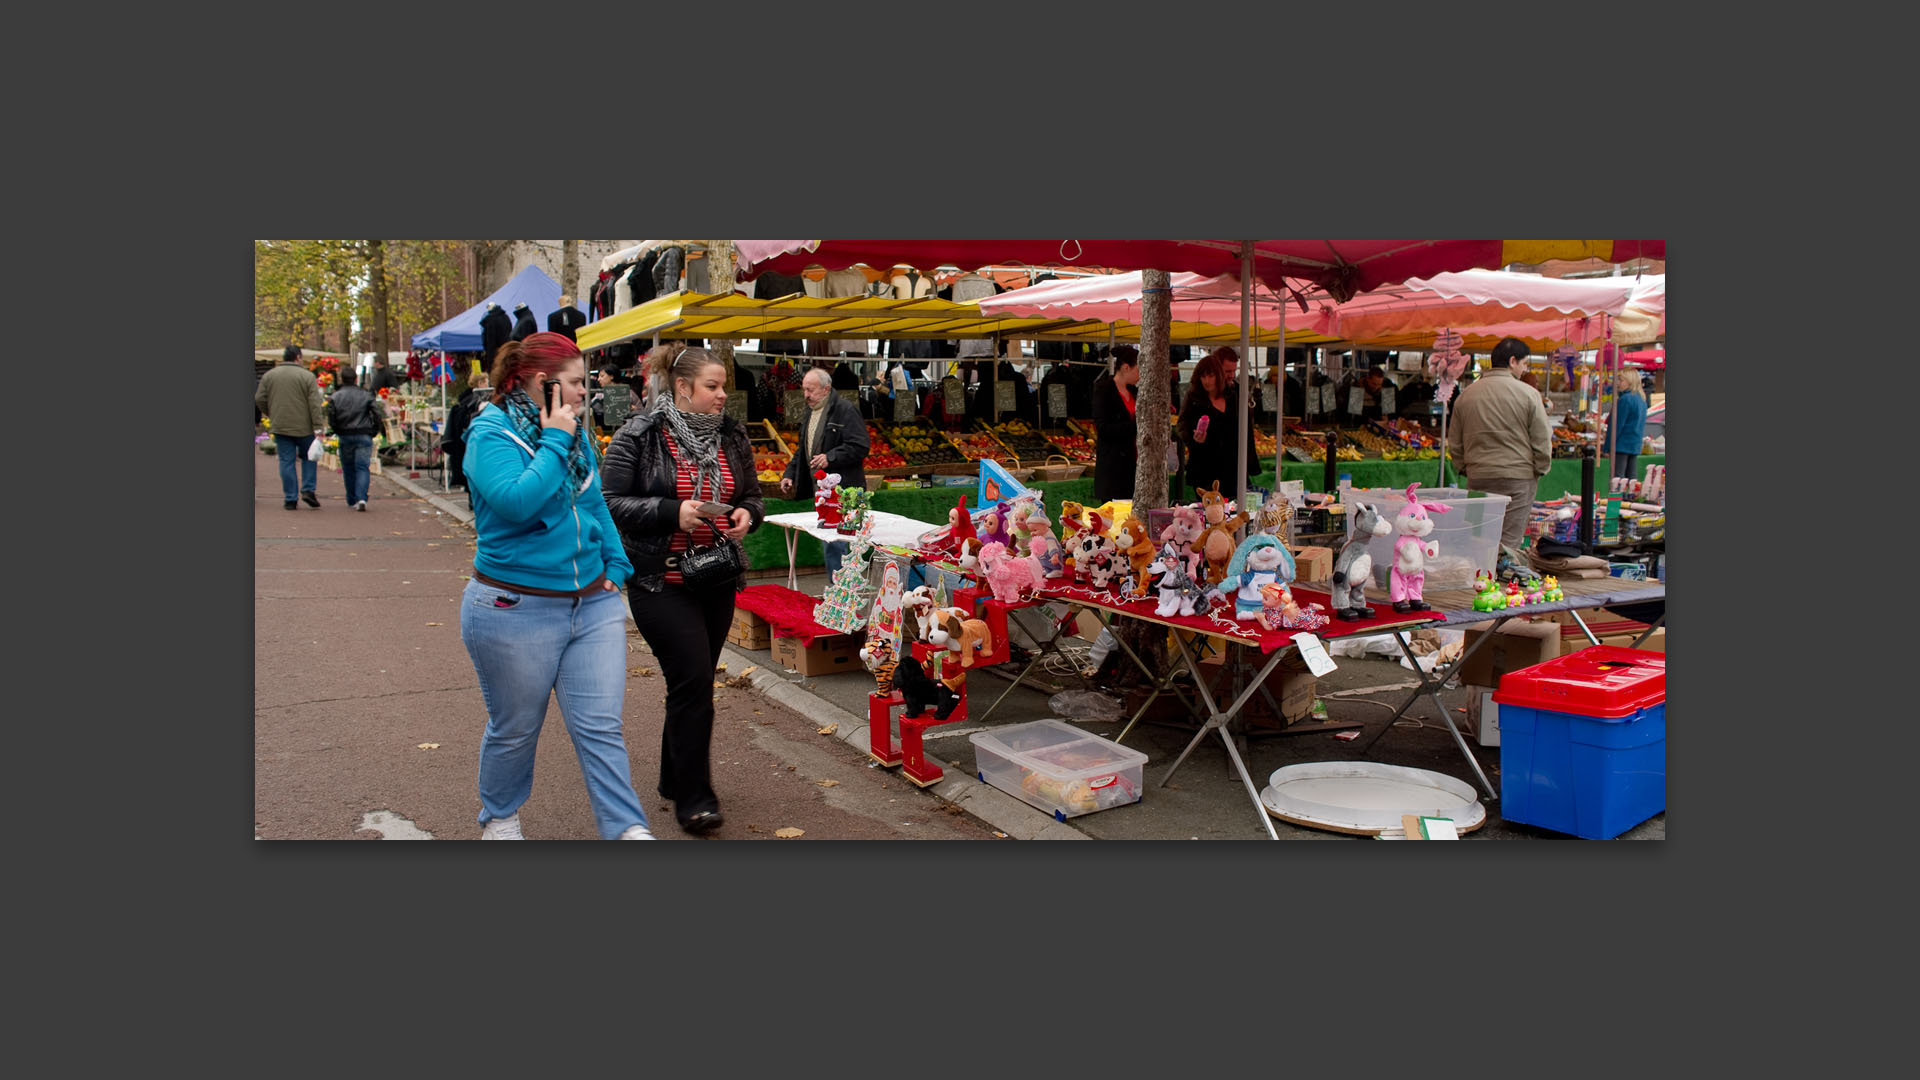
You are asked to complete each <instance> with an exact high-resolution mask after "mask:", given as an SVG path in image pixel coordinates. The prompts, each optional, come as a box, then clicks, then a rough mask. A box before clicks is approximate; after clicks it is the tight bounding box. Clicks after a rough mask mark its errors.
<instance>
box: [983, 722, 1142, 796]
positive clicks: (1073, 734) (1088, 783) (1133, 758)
mask: <svg viewBox="0 0 1920 1080" xmlns="http://www.w3.org/2000/svg"><path fill="white" fill-rule="evenodd" d="M968 738H969V739H971V740H972V742H973V756H974V763H975V768H976V769H977V770H978V774H979V777H980V779H981V781H982V782H983V783H988V784H992V785H993V786H994V787H997V788H999V789H1000V790H1001V791H1004V792H1006V793H1007V794H1009V795H1012V796H1014V797H1015V798H1017V799H1020V800H1021V801H1023V802H1025V803H1027V804H1028V805H1030V806H1033V807H1035V808H1037V809H1039V810H1042V811H1045V812H1046V813H1048V814H1051V815H1053V817H1054V819H1055V820H1058V821H1065V820H1067V819H1068V818H1070V817H1079V816H1080V815H1081V814H1091V813H1093V812H1094V811H1096V810H1109V809H1112V808H1113V807H1116V806H1125V805H1127V804H1128V803H1136V802H1139V801H1140V793H1141V774H1142V773H1143V772H1144V771H1145V768H1146V764H1147V755H1145V754H1142V753H1140V752H1138V751H1135V750H1129V749H1127V748H1126V747H1124V746H1121V745H1120V744H1118V743H1116V742H1113V741H1111V740H1108V739H1103V738H1101V737H1100V736H1098V735H1095V734H1092V733H1091V732H1086V731H1082V730H1080V729H1079V728H1077V727H1074V726H1073V725H1072V724H1068V723H1065V722H1063V721H1060V720H1054V719H1046V720H1035V721H1032V722H1031V723H1026V724H1014V725H1012V726H1010V727H1003V728H996V729H994V730H992V731H976V732H974V733H973V734H972V735H970V736H968Z"/></svg>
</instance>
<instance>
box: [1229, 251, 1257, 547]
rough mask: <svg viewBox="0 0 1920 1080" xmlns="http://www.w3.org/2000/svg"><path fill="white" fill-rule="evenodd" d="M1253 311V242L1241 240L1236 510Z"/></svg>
mask: <svg viewBox="0 0 1920 1080" xmlns="http://www.w3.org/2000/svg"><path fill="white" fill-rule="evenodd" d="M1252 312H1253V241H1251V240H1242V241H1240V362H1239V363H1238V364H1235V365H1234V367H1233V370H1234V377H1235V379H1236V381H1237V382H1238V383H1239V393H1240V416H1239V418H1238V419H1237V420H1236V421H1235V423H1234V425H1233V427H1234V442H1235V446H1234V448H1233V460H1234V461H1235V463H1236V464H1237V467H1238V473H1239V476H1240V482H1239V483H1238V484H1236V485H1235V486H1234V489H1233V506H1234V509H1235V510H1236V511H1238V510H1239V509H1240V506H1241V504H1242V502H1244V501H1245V499H1246V497H1247V448H1246V446H1245V444H1244V443H1243V442H1242V440H1244V439H1247V438H1249V437H1251V436H1252V434H1253V429H1252V426H1251V425H1252V423H1253V420H1252V418H1251V417H1250V416H1249V415H1248V403H1247V365H1248V364H1249V363H1251V362H1252V360H1253V350H1252V349H1251V348H1250V347H1249V346H1248V341H1247V322H1248V319H1249V318H1250V316H1251V315H1252Z"/></svg>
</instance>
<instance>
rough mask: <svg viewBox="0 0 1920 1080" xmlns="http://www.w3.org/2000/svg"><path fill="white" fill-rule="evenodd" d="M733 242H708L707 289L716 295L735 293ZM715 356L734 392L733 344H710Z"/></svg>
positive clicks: (720, 341) (721, 341) (721, 342)
mask: <svg viewBox="0 0 1920 1080" xmlns="http://www.w3.org/2000/svg"><path fill="white" fill-rule="evenodd" d="M733 265H734V259H733V241H731V240H709V241H707V282H708V285H707V287H708V288H710V289H712V290H713V291H714V292H716V293H723V294H724V293H728V292H732V291H733ZM708 344H709V345H710V346H711V347H712V349H713V354H714V355H715V356H717V357H719V358H720V362H721V363H722V364H724V365H726V368H727V392H728V393H729V394H731V393H732V392H733V342H732V341H731V340H716V341H711V342H709V343H708Z"/></svg>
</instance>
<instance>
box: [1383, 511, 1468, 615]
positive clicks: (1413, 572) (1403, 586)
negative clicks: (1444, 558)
mask: <svg viewBox="0 0 1920 1080" xmlns="http://www.w3.org/2000/svg"><path fill="white" fill-rule="evenodd" d="M1419 486H1420V484H1419V482H1418V481H1415V482H1414V483H1411V484H1408V485H1407V505H1405V506H1403V507H1401V508H1400V513H1398V514H1397V515H1395V516H1394V519H1393V531H1394V532H1396V533H1399V534H1400V536H1399V538H1398V539H1396V540H1395V541H1394V542H1393V570H1392V571H1391V572H1390V573H1389V574H1388V577H1387V586H1388V587H1387V593H1388V595H1389V596H1391V597H1392V598H1393V610H1395V611H1397V612H1400V613H1401V614H1405V613H1407V612H1409V611H1432V610H1433V605H1431V604H1429V603H1427V602H1426V600H1424V599H1422V597H1421V592H1422V590H1423V589H1424V588H1425V586H1426V582H1427V560H1428V559H1430V558H1432V557H1434V556H1435V555H1438V554H1440V545H1439V544H1436V543H1434V542H1433V541H1431V540H1427V539H1424V537H1425V536H1426V535H1427V534H1428V533H1430V532H1432V531H1433V519H1432V518H1430V517H1428V516H1427V515H1429V514H1446V513H1450V512H1452V510H1453V507H1451V506H1448V505H1447V504H1445V503H1429V502H1421V501H1420V497H1419V496H1418V495H1416V494H1414V489H1415V488H1417V487H1419Z"/></svg>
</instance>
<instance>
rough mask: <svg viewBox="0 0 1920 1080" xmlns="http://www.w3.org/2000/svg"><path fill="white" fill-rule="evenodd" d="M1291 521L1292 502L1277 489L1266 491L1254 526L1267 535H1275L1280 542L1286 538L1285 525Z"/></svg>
mask: <svg viewBox="0 0 1920 1080" xmlns="http://www.w3.org/2000/svg"><path fill="white" fill-rule="evenodd" d="M1292 521H1293V504H1292V503H1291V502H1288V501H1287V497H1286V496H1285V495H1282V494H1281V493H1279V492H1278V491H1269V492H1267V499H1266V501H1265V502H1263V503H1261V504H1260V516H1259V518H1258V520H1256V521H1255V523H1254V527H1255V528H1257V529H1259V530H1260V531H1261V532H1263V533H1266V534H1267V535H1268V536H1277V537H1279V538H1280V541H1281V542H1282V543H1285V542H1286V539H1287V526H1288V525H1289V524H1291V523H1292Z"/></svg>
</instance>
